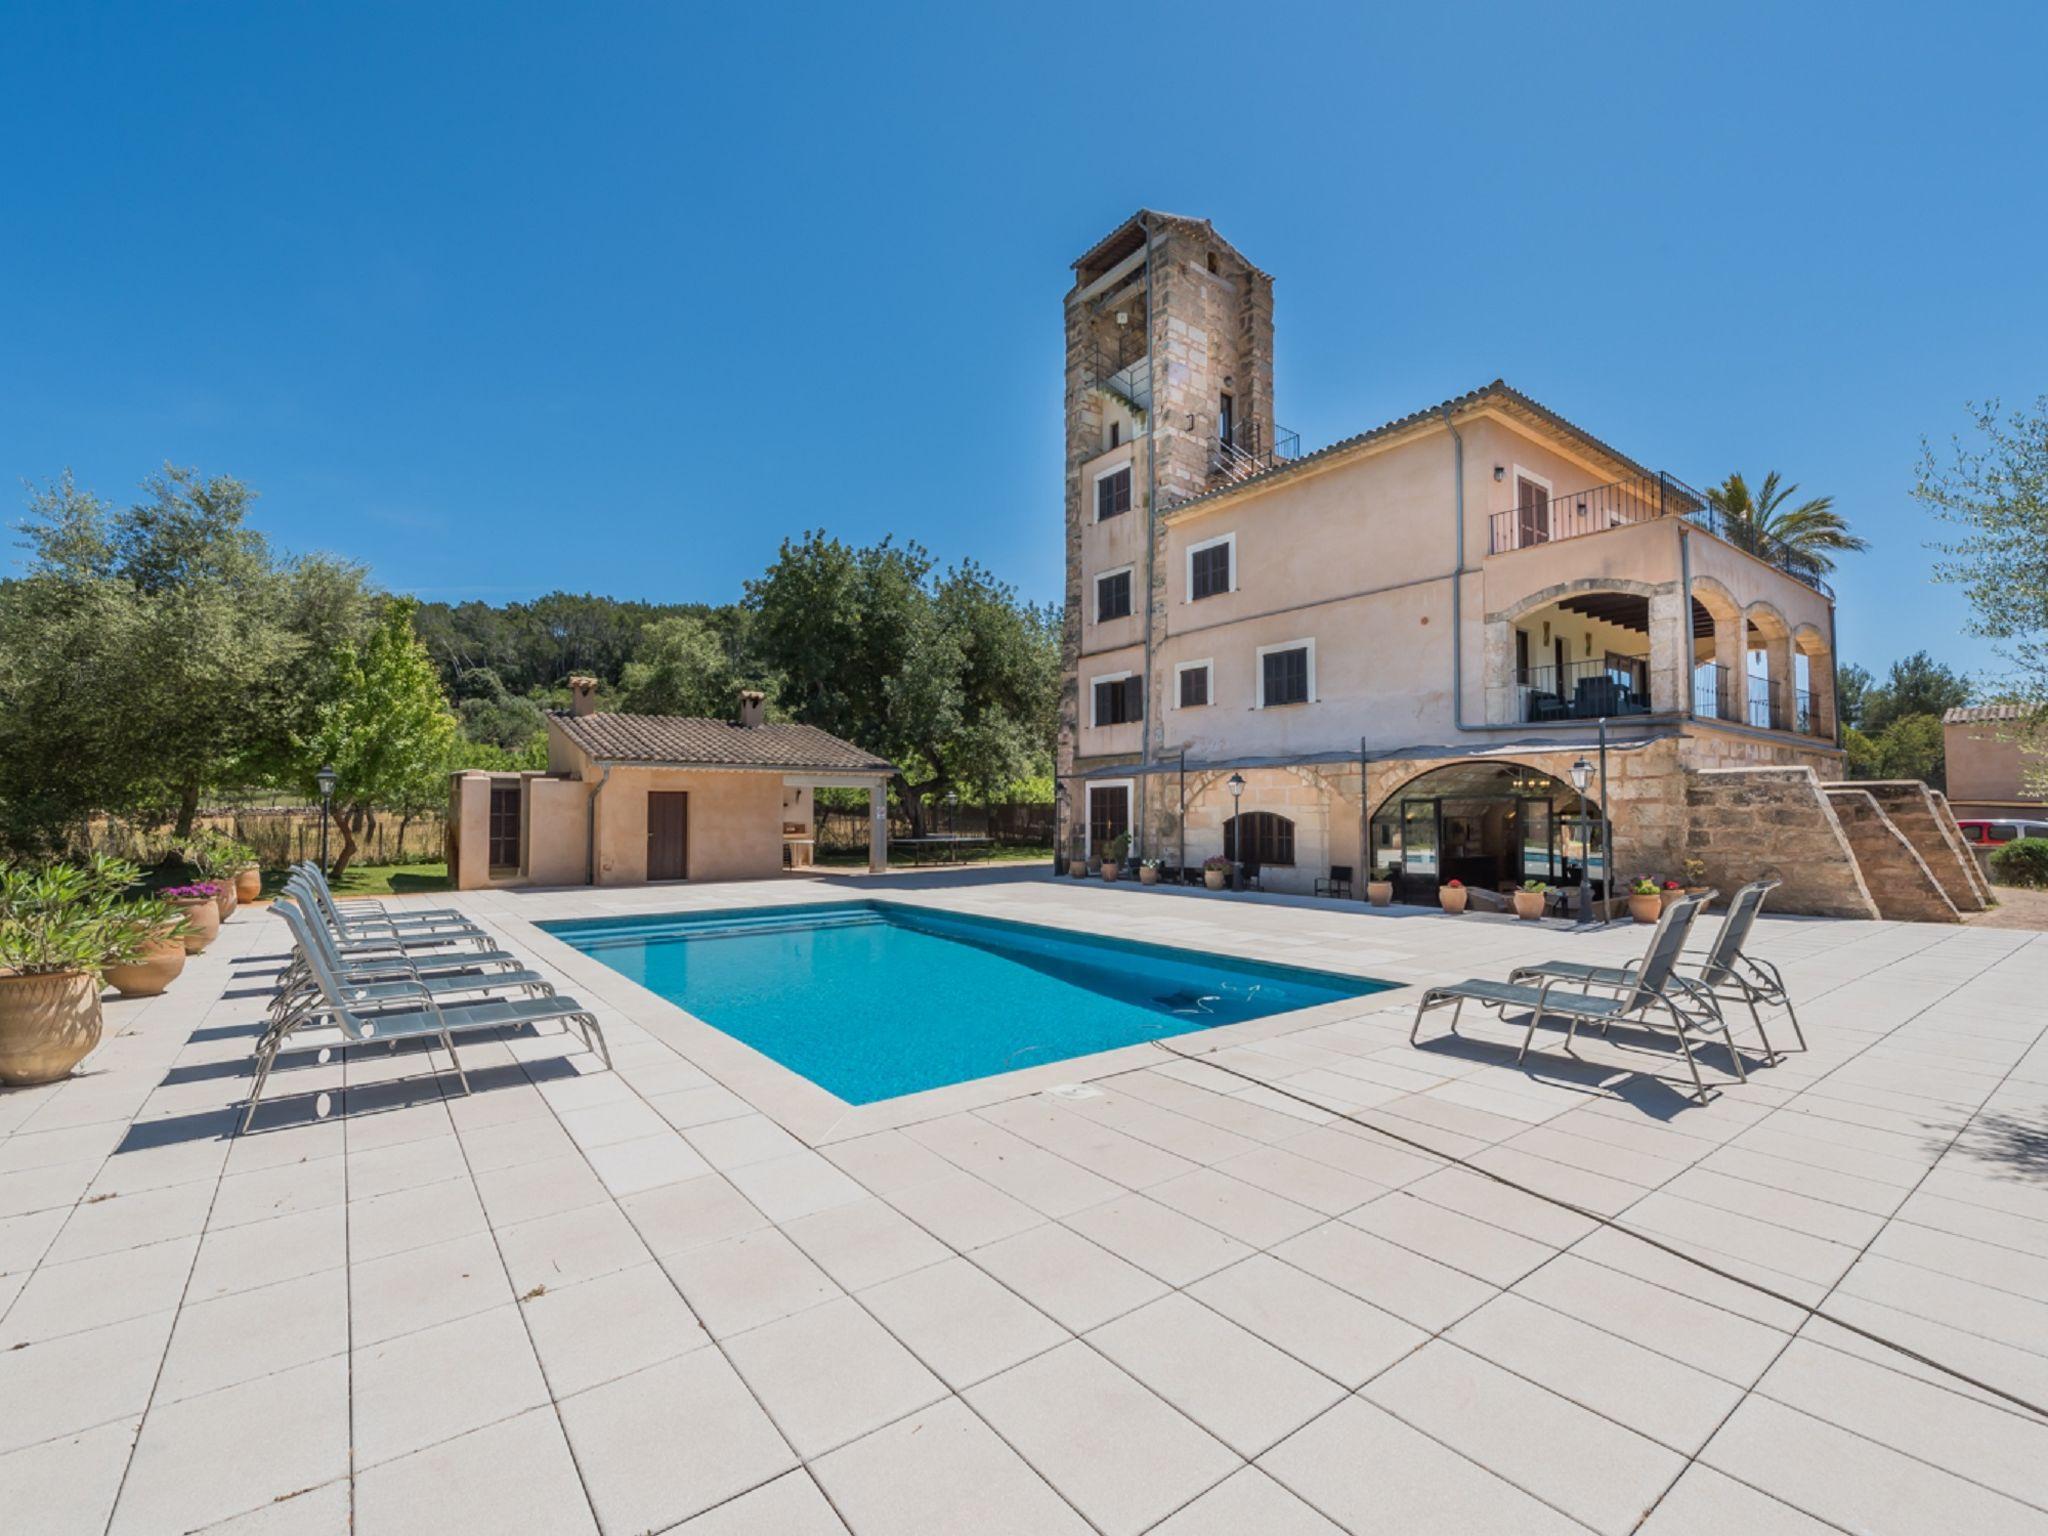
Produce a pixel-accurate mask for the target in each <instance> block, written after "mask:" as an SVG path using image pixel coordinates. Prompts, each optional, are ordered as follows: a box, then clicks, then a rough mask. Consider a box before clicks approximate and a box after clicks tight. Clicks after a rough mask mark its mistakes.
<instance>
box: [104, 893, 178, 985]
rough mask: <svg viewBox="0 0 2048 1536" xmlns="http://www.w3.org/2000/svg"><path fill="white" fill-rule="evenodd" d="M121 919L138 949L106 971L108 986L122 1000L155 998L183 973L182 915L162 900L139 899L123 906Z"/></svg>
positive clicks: (159, 898) (146, 897)
mask: <svg viewBox="0 0 2048 1536" xmlns="http://www.w3.org/2000/svg"><path fill="white" fill-rule="evenodd" d="M121 917H122V920H123V921H125V922H126V923H127V924H128V925H129V926H130V927H131V928H132V929H133V930H134V938H135V941H136V944H137V946H138V947H137V949H136V952H135V954H134V956H133V957H132V958H129V959H126V960H117V961H115V962H114V963H113V964H111V965H109V966H108V967H107V968H106V973H105V974H106V978H107V985H108V986H110V987H112V988H113V989H114V990H115V991H116V992H118V993H120V994H121V995H122V996H123V997H155V996H156V995H157V994H158V993H160V992H162V991H164V990H165V989H166V988H167V987H169V986H170V984H171V983H172V982H174V981H176V980H177V979H178V977H179V975H180V974H181V973H182V972H183V971H184V969H185V917H184V914H183V913H182V912H180V911H179V909H178V908H176V907H174V906H172V905H171V904H170V903H169V902H168V901H165V900H164V899H163V898H162V897H161V896H141V897H136V898H134V899H132V900H130V901H128V902H127V903H126V904H125V906H124V908H123V911H122V913H121Z"/></svg>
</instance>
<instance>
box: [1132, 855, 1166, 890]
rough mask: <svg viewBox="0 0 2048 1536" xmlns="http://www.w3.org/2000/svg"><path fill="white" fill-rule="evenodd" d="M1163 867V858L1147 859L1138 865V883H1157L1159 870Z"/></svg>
mask: <svg viewBox="0 0 2048 1536" xmlns="http://www.w3.org/2000/svg"><path fill="white" fill-rule="evenodd" d="M1164 867H1165V865H1164V861H1163V860H1160V859H1147V860H1146V861H1145V862H1144V863H1142V864H1140V865H1139V866H1138V883H1139V884H1140V885H1157V884H1158V883H1159V871H1160V870H1161V869H1162V868H1164Z"/></svg>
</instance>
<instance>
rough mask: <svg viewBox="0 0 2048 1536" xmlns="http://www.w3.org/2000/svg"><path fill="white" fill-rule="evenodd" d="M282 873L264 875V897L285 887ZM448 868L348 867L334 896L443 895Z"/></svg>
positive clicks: (434, 865) (439, 866)
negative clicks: (440, 892)
mask: <svg viewBox="0 0 2048 1536" xmlns="http://www.w3.org/2000/svg"><path fill="white" fill-rule="evenodd" d="M285 873H286V872H285V871H284V870H281V869H266V870H265V871H264V872H263V894H264V895H266V896H275V895H276V894H277V892H278V890H279V889H280V888H281V887H282V886H283V885H284V880H285ZM448 888H449V886H448V866H447V865H446V864H444V863H435V864H351V865H349V867H348V869H347V871H346V872H344V873H343V875H342V877H341V879H340V880H339V881H337V882H336V883H335V887H334V893H335V894H336V895H337V896H409V895H411V894H412V893H413V892H415V891H445V890H447V889H448Z"/></svg>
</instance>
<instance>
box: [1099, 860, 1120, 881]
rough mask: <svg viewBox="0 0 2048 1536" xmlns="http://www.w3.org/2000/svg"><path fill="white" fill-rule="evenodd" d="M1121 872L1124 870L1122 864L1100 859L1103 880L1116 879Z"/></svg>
mask: <svg viewBox="0 0 2048 1536" xmlns="http://www.w3.org/2000/svg"><path fill="white" fill-rule="evenodd" d="M1123 872H1124V867H1123V865H1121V864H1112V863H1110V861H1109V860H1108V859H1104V860H1103V861H1102V878H1103V879H1105V880H1115V879H1117V878H1118V877H1119V876H1120V875H1122V874H1123Z"/></svg>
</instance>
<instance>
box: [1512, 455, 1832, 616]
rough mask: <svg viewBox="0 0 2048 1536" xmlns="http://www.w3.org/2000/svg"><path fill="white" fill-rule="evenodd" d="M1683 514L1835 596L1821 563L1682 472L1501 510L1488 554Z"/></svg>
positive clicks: (1823, 593)
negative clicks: (1721, 503) (1719, 503)
mask: <svg viewBox="0 0 2048 1536" xmlns="http://www.w3.org/2000/svg"><path fill="white" fill-rule="evenodd" d="M1662 517H1683V518H1688V519H1690V520H1691V521H1692V523H1693V524H1694V526H1696V527H1699V528H1703V529H1705V530H1706V531H1707V532H1708V533H1711V534H1712V535H1713V536H1714V537H1715V538H1717V539H1725V540H1727V542H1729V543H1730V544H1733V545H1734V546H1735V547H1736V548H1737V549H1741V550H1746V551H1747V552H1748V553H1750V554H1752V555H1755V556H1756V557H1757V558H1758V559H1759V560H1762V561H1764V562H1765V563H1767V564H1769V565H1774V566H1776V567H1777V568H1778V569H1779V570H1781V571H1783V572H1784V573H1785V574H1786V575H1788V576H1790V577H1792V578H1793V579H1794V580H1795V581H1801V582H1804V583H1805V584H1806V585H1807V586H1809V587H1812V588H1813V589H1814V591H1816V592H1818V593H1820V594H1821V596H1823V597H1825V598H1827V599H1828V600H1829V601H1830V602H1832V601H1833V600H1834V596H1835V593H1834V589H1833V588H1832V587H1830V586H1829V585H1828V584H1827V582H1826V580H1825V579H1824V578H1823V577H1822V575H1821V570H1822V567H1821V565H1820V563H1819V562H1818V561H1817V560H1815V559H1814V558H1813V557H1812V556H1811V555H1806V554H1802V553H1800V552H1799V551H1798V550H1796V549H1793V548H1792V547H1791V546H1790V545H1788V544H1786V543H1785V542H1784V541H1783V540H1782V539H1779V538H1777V537H1776V536H1775V535H1772V534H1770V533H1766V532H1765V531H1764V530H1762V529H1761V528H1758V527H1757V526H1756V525H1755V524H1753V523H1750V522H1748V521H1746V520H1745V519H1742V518H1736V517H1730V516H1728V515H1727V514H1726V513H1724V512H1722V511H1721V510H1720V509H1719V508H1717V507H1716V506H1715V505H1714V504H1713V503H1712V502H1711V501H1709V500H1707V498H1706V497H1705V496H1704V495H1702V494H1701V493H1700V492H1698V491H1696V490H1694V489H1693V488H1692V487H1691V486H1689V485H1687V484H1686V483H1685V482H1684V481H1683V480H1680V479H1679V478H1678V477H1677V476H1676V475H1665V474H1658V475H1634V476H1631V477H1630V478H1628V479H1626V480H1616V481H1614V482H1613V483H1612V484H1610V485H1596V486H1592V487H1591V488H1589V489H1587V490H1583V491H1572V492H1570V493H1568V494H1566V495H1563V496H1553V497H1551V498H1550V499H1549V500H1548V501H1536V502H1532V503H1530V504H1529V505H1527V506H1515V507H1510V508H1509V509H1508V510H1507V511H1505V512H1495V513H1493V514H1492V516H1491V517H1490V518H1489V520H1488V529H1487V553H1488V554H1494V555H1500V554H1506V553H1507V552H1508V551H1509V550H1515V549H1527V548H1529V547H1530V546H1532V545H1536V544H1550V543H1555V542H1556V541H1557V540H1560V539H1576V538H1582V537H1584V536H1585V535H1586V534H1589V533H1603V532H1605V531H1606V530H1607V529H1609V528H1622V527H1626V526H1627V525H1629V524H1630V523H1647V522H1654V521H1656V520H1657V519H1658V518H1662Z"/></svg>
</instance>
